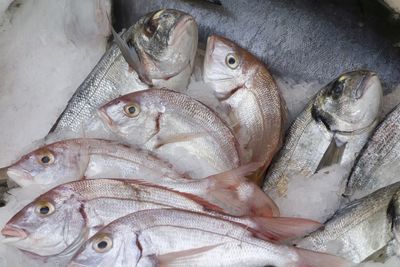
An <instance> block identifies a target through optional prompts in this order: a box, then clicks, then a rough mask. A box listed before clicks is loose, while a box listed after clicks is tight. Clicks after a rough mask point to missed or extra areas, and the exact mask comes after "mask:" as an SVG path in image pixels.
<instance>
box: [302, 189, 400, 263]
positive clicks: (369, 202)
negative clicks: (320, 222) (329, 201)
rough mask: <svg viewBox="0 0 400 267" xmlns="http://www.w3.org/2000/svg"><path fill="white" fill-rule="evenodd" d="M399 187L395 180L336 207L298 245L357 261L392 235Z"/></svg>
mask: <svg viewBox="0 0 400 267" xmlns="http://www.w3.org/2000/svg"><path fill="white" fill-rule="evenodd" d="M399 189H400V183H396V184H393V185H391V186H388V187H384V188H382V189H379V190H377V191H375V192H374V193H372V194H370V195H368V196H366V197H364V198H361V199H359V200H356V201H353V202H351V203H349V204H348V205H347V206H345V207H344V208H342V209H340V210H339V211H337V212H336V213H335V214H334V216H333V217H332V218H331V219H329V220H328V221H327V222H326V223H325V227H324V228H323V229H321V230H317V231H315V232H314V233H312V234H310V235H309V236H307V237H305V238H304V239H303V240H301V241H298V242H296V243H297V245H298V246H299V247H302V248H307V249H312V250H315V251H320V252H326V253H332V254H335V255H338V256H341V257H344V258H346V259H348V260H351V261H353V262H355V263H359V262H361V261H363V260H364V259H366V258H367V257H368V256H370V255H372V254H373V253H374V252H376V251H378V250H380V249H381V248H383V247H384V246H386V244H387V243H388V242H389V241H390V240H392V239H393V232H392V225H393V222H394V220H396V219H397V220H398V218H399V216H400V214H397V213H394V214H392V213H391V212H390V209H389V205H396V206H397V207H398V205H399V204H400V203H398V202H396V203H392V204H391V202H392V200H393V196H394V195H395V194H396V193H397V192H399ZM397 201H398V200H397ZM397 212H398V211H397Z"/></svg>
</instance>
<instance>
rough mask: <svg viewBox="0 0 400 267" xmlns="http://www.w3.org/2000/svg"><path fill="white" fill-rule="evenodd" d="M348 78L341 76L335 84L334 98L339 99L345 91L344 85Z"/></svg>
mask: <svg viewBox="0 0 400 267" xmlns="http://www.w3.org/2000/svg"><path fill="white" fill-rule="evenodd" d="M346 80H347V77H346V76H341V77H340V78H339V79H337V81H336V82H335V83H334V84H333V86H332V87H333V88H332V95H333V96H334V97H339V96H340V95H341V94H342V92H343V89H344V85H345V83H346Z"/></svg>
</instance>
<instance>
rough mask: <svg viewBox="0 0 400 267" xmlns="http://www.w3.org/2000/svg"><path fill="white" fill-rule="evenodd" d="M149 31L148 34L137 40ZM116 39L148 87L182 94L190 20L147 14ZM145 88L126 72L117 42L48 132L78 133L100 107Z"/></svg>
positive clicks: (192, 47) (192, 31)
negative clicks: (131, 54) (133, 54)
mask: <svg viewBox="0 0 400 267" xmlns="http://www.w3.org/2000/svg"><path fill="white" fill-rule="evenodd" d="M156 14H158V15H157V16H156V17H154V16H155V15H156ZM149 25H152V27H151V33H148V32H147V34H146V35H145V34H143V31H144V30H145V29H146V28H148V26H149ZM122 39H123V40H124V41H125V42H127V43H128V44H130V45H131V46H133V47H135V49H136V50H135V51H137V53H139V56H140V60H141V61H140V64H141V65H140V66H141V70H142V71H141V72H140V74H143V73H145V74H146V75H147V76H148V77H149V79H151V81H152V83H154V85H157V86H167V85H168V86H169V87H170V88H173V89H176V90H184V89H185V88H186V86H187V84H188V82H189V78H190V74H191V68H192V64H193V60H192V58H194V56H195V53H196V48H197V25H196V23H195V21H194V20H193V18H192V17H191V16H189V15H187V14H185V13H183V12H180V11H176V10H159V11H157V12H152V13H149V14H147V15H144V16H143V17H142V18H141V19H140V20H139V21H138V22H137V23H136V24H134V25H133V26H131V27H129V28H128V30H127V31H125V32H124V34H123V35H122ZM133 47H131V48H132V49H134V48H133ZM187 53H188V54H187ZM171 71H173V72H171ZM153 78H154V79H155V80H154V81H153V80H152V79H153ZM148 86H149V85H148V84H146V83H145V82H143V81H141V80H140V77H139V75H138V73H137V72H136V71H134V70H133V69H132V68H131V67H130V66H129V64H128V63H127V61H126V60H125V58H124V56H123V55H122V53H121V50H120V48H119V46H118V42H116V43H113V44H112V45H111V47H110V48H109V49H108V50H107V51H106V53H105V54H104V56H103V57H102V58H101V59H100V61H99V62H98V63H97V65H96V66H95V67H94V69H93V70H92V72H91V73H90V74H89V75H88V77H87V78H86V79H85V80H84V81H83V82H82V84H81V85H80V86H79V88H78V89H77V91H76V92H75V94H74V95H73V97H72V98H71V100H70V101H69V103H68V106H67V107H66V108H65V110H64V112H63V113H62V114H61V116H60V117H59V119H58V120H57V122H56V124H55V125H54V126H53V128H52V130H51V131H55V132H60V131H61V130H63V131H67V130H69V131H73V132H77V133H79V132H80V131H81V130H82V129H83V128H84V126H85V125H86V124H87V123H88V122H89V120H91V119H92V118H93V115H95V114H96V109H97V108H99V107H100V106H101V105H103V104H105V103H106V102H108V101H110V100H112V99H114V98H116V97H118V96H120V95H123V94H127V93H129V92H133V91H137V90H143V89H147V88H148Z"/></svg>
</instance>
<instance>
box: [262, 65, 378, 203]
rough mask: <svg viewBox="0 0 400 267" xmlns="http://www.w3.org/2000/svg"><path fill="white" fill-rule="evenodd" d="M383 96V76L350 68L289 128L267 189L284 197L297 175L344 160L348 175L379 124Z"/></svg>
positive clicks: (276, 158) (343, 164) (266, 184)
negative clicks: (380, 77)
mask: <svg viewBox="0 0 400 267" xmlns="http://www.w3.org/2000/svg"><path fill="white" fill-rule="evenodd" d="M381 101H382V87H381V84H380V81H379V79H378V78H377V76H376V74H375V73H373V72H370V71H365V70H359V71H352V72H348V73H344V74H342V75H340V76H339V77H338V78H336V79H335V80H333V81H332V82H330V83H329V84H328V85H326V86H325V87H323V88H322V89H321V90H320V91H319V93H318V94H317V95H316V96H315V97H314V98H313V99H312V100H311V101H310V102H309V103H308V105H307V107H306V108H305V110H304V111H303V112H302V113H301V114H300V115H299V117H298V118H297V119H296V120H295V122H294V123H293V124H292V126H291V127H290V128H289V130H288V133H287V135H286V140H285V142H284V145H283V147H282V149H281V151H280V152H279V153H278V155H277V156H276V157H275V159H274V162H273V163H272V165H271V167H270V168H269V170H268V173H267V176H266V179H265V183H264V187H263V189H264V191H265V192H266V193H268V194H270V196H271V197H272V198H273V199H274V200H275V201H280V200H284V199H285V198H286V195H287V191H288V189H289V184H290V182H291V181H293V180H294V179H296V177H299V176H301V177H310V176H311V175H313V174H314V173H316V172H317V171H319V170H321V169H323V168H324V167H328V166H332V165H334V164H340V165H342V166H343V167H344V168H345V170H346V175H345V177H347V176H348V175H349V174H350V170H351V166H353V164H354V162H355V160H356V157H357V155H358V154H359V153H360V151H361V149H362V147H363V146H364V145H365V143H366V142H367V141H368V138H369V136H370V135H371V134H372V132H373V130H374V128H375V126H376V125H377V123H378V116H379V112H380V108H381ZM338 179H339V178H338ZM340 179H342V178H340ZM339 194H341V193H339Z"/></svg>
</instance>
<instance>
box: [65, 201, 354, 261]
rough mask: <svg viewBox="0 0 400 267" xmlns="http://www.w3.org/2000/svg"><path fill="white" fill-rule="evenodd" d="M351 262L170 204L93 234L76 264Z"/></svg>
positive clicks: (120, 221) (123, 219)
mask: <svg viewBox="0 0 400 267" xmlns="http://www.w3.org/2000/svg"><path fill="white" fill-rule="evenodd" d="M216 259H218V264H219V265H221V266H276V267H289V266H291V267H297V266H298V267H300V266H310V267H317V266H318V267H324V266H330V267H336V266H347V263H346V262H345V261H343V260H342V259H340V258H337V257H334V256H330V255H327V254H318V253H314V252H311V251H306V250H299V249H295V248H292V247H289V246H285V245H278V244H274V243H271V242H267V241H264V240H260V239H257V238H255V237H254V235H253V233H252V231H251V230H249V229H246V228H244V227H243V226H241V225H238V224H236V223H233V222H229V221H226V220H221V219H219V218H214V217H211V216H208V215H204V214H199V213H195V212H189V211H183V210H176V209H169V210H162V209H159V210H156V209H155V210H146V211H140V212H136V213H132V214H130V215H127V216H125V217H122V218H120V219H118V220H115V221H114V222H112V223H110V224H109V225H107V226H106V227H104V228H103V229H101V230H100V231H99V232H98V233H96V235H94V236H93V237H92V238H90V239H89V240H88V241H86V242H85V244H84V245H83V246H82V247H81V248H80V249H79V251H78V252H77V253H76V254H75V256H74V257H73V259H72V260H71V262H70V264H69V265H68V266H69V267H73V266H75V267H76V266H99V267H100V266H177V265H180V266H215V264H216Z"/></svg>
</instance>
